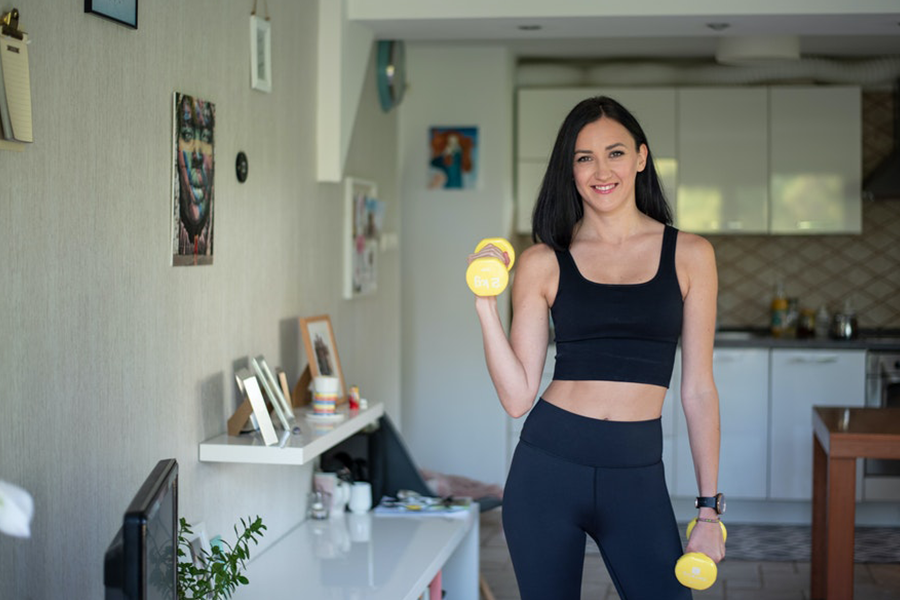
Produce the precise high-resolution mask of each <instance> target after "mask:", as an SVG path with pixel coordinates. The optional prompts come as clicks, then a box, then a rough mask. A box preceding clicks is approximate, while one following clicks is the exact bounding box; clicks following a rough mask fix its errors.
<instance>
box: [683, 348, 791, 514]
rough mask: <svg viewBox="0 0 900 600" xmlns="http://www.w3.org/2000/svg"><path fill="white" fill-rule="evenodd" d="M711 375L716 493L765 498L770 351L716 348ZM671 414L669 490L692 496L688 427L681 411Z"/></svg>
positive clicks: (693, 480) (694, 486)
mask: <svg viewBox="0 0 900 600" xmlns="http://www.w3.org/2000/svg"><path fill="white" fill-rule="evenodd" d="M679 371H680V368H679ZM713 376H714V378H715V381H716V387H717V388H718V391H719V421H720V424H721V444H720V451H719V489H720V490H722V491H724V492H725V494H726V495H727V496H728V497H729V498H740V499H756V500H762V499H765V498H766V495H767V485H768V460H767V457H768V427H769V409H768V407H769V351H768V350H767V349H765V348H716V349H715V351H714V352H713ZM671 391H672V390H671V389H670V392H671ZM679 403H680V402H679ZM676 412H677V432H676V434H675V440H676V450H675V462H674V470H675V486H674V488H670V491H673V495H675V496H688V497H691V496H696V495H697V480H696V477H695V475H694V462H693V459H692V457H691V448H690V440H689V439H688V431H687V423H686V421H685V418H684V411H683V410H681V408H680V407H679V408H678V410H677V411H676ZM807 433H808V432H807ZM670 464H671V463H670Z"/></svg>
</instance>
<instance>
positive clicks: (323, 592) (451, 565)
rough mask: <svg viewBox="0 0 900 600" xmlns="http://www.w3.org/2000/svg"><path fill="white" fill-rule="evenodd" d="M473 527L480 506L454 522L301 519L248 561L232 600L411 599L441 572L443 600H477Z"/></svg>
mask: <svg viewBox="0 0 900 600" xmlns="http://www.w3.org/2000/svg"><path fill="white" fill-rule="evenodd" d="M478 521H479V519H478V505H477V504H474V505H473V506H472V507H471V508H470V510H469V511H467V512H466V513H465V514H461V515H457V516H437V515H428V516H385V515H375V514H373V513H371V512H369V513H367V514H365V515H354V514H351V513H347V514H346V515H343V516H341V517H337V518H336V519H328V520H325V521H313V520H306V521H304V522H303V523H301V524H300V525H298V526H297V527H295V528H294V529H292V530H291V531H289V532H288V533H286V534H285V535H284V536H283V537H282V538H281V539H279V540H278V541H277V542H275V543H274V544H273V545H272V546H270V547H269V548H267V549H266V550H265V551H264V552H263V553H262V554H260V555H258V556H254V557H253V560H252V561H251V562H250V564H249V565H248V567H247V571H246V573H245V574H246V576H247V577H248V578H249V579H250V583H249V584H248V585H246V586H243V587H239V588H238V589H237V591H236V592H235V594H234V598H235V599H237V600H241V599H245V600H250V599H259V598H266V599H267V600H277V599H280V598H285V599H287V598H292V599H293V598H296V599H303V600H307V599H309V600H416V599H417V598H419V596H420V595H421V594H422V592H423V591H424V590H425V588H426V587H427V586H428V584H429V583H430V582H431V580H432V579H433V578H434V576H435V575H436V574H437V572H438V571H441V572H442V573H441V577H442V583H443V586H442V587H443V588H444V589H445V590H447V597H448V598H454V599H455V600H478V543H479V535H478ZM366 530H368V535H366V533H365V532H366Z"/></svg>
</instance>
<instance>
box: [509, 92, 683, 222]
mask: <svg viewBox="0 0 900 600" xmlns="http://www.w3.org/2000/svg"><path fill="white" fill-rule="evenodd" d="M600 95H605V96H609V97H611V98H614V99H615V100H617V101H618V102H620V103H621V104H622V105H624V106H625V107H626V108H627V109H628V110H629V111H630V112H631V113H632V114H634V116H635V117H636V118H637V119H638V121H639V122H640V124H641V127H642V128H643V130H644V133H645V134H646V135H647V140H648V142H649V143H650V150H651V152H652V153H653V159H654V164H655V165H656V170H657V173H658V175H659V177H660V182H661V184H662V187H663V190H664V191H665V193H666V196H667V197H668V199H669V202H670V203H672V204H674V200H675V191H676V179H677V164H678V163H677V161H676V158H675V157H676V143H675V140H676V136H675V127H676V114H675V107H676V102H675V89H674V88H540V89H529V88H523V89H520V90H519V91H518V95H517V117H516V122H517V127H516V136H517V138H516V191H515V194H516V231H517V232H518V233H525V234H529V233H531V215H532V212H533V211H534V203H535V201H536V200H537V194H538V191H539V189H540V185H541V181H542V180H543V178H544V171H545V170H546V169H547V163H548V161H549V159H550V152H551V151H552V150H553V144H554V142H555V141H556V135H557V132H558V131H559V128H560V126H561V125H562V122H563V120H564V119H565V117H566V115H567V114H568V113H569V111H570V110H572V108H573V107H574V106H575V105H576V104H578V103H579V102H580V101H582V100H584V99H585V98H589V97H591V96H600Z"/></svg>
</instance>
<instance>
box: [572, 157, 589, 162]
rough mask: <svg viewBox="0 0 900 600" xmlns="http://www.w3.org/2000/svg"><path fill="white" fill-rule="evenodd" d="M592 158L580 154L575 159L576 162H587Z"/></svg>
mask: <svg viewBox="0 0 900 600" xmlns="http://www.w3.org/2000/svg"><path fill="white" fill-rule="evenodd" d="M589 160H591V157H590V156H579V157H577V158H576V159H575V162H587V161H589Z"/></svg>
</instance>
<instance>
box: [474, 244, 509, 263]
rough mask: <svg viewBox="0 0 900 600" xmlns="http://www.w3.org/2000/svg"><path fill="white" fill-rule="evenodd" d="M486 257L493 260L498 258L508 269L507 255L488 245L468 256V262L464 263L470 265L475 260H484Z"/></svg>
mask: <svg viewBox="0 0 900 600" xmlns="http://www.w3.org/2000/svg"><path fill="white" fill-rule="evenodd" d="M486 256H492V257H494V258H499V259H500V260H502V261H503V264H505V265H506V266H507V267H509V254H507V253H506V252H504V251H503V250H501V249H500V248H498V247H497V246H495V245H493V244H488V245H486V246H485V247H484V248H482V249H481V250H479V251H478V252H476V253H474V254H470V255H469V260H468V262H467V263H466V264H467V265H470V264H472V261H473V260H475V259H476V258H484V257H486Z"/></svg>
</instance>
